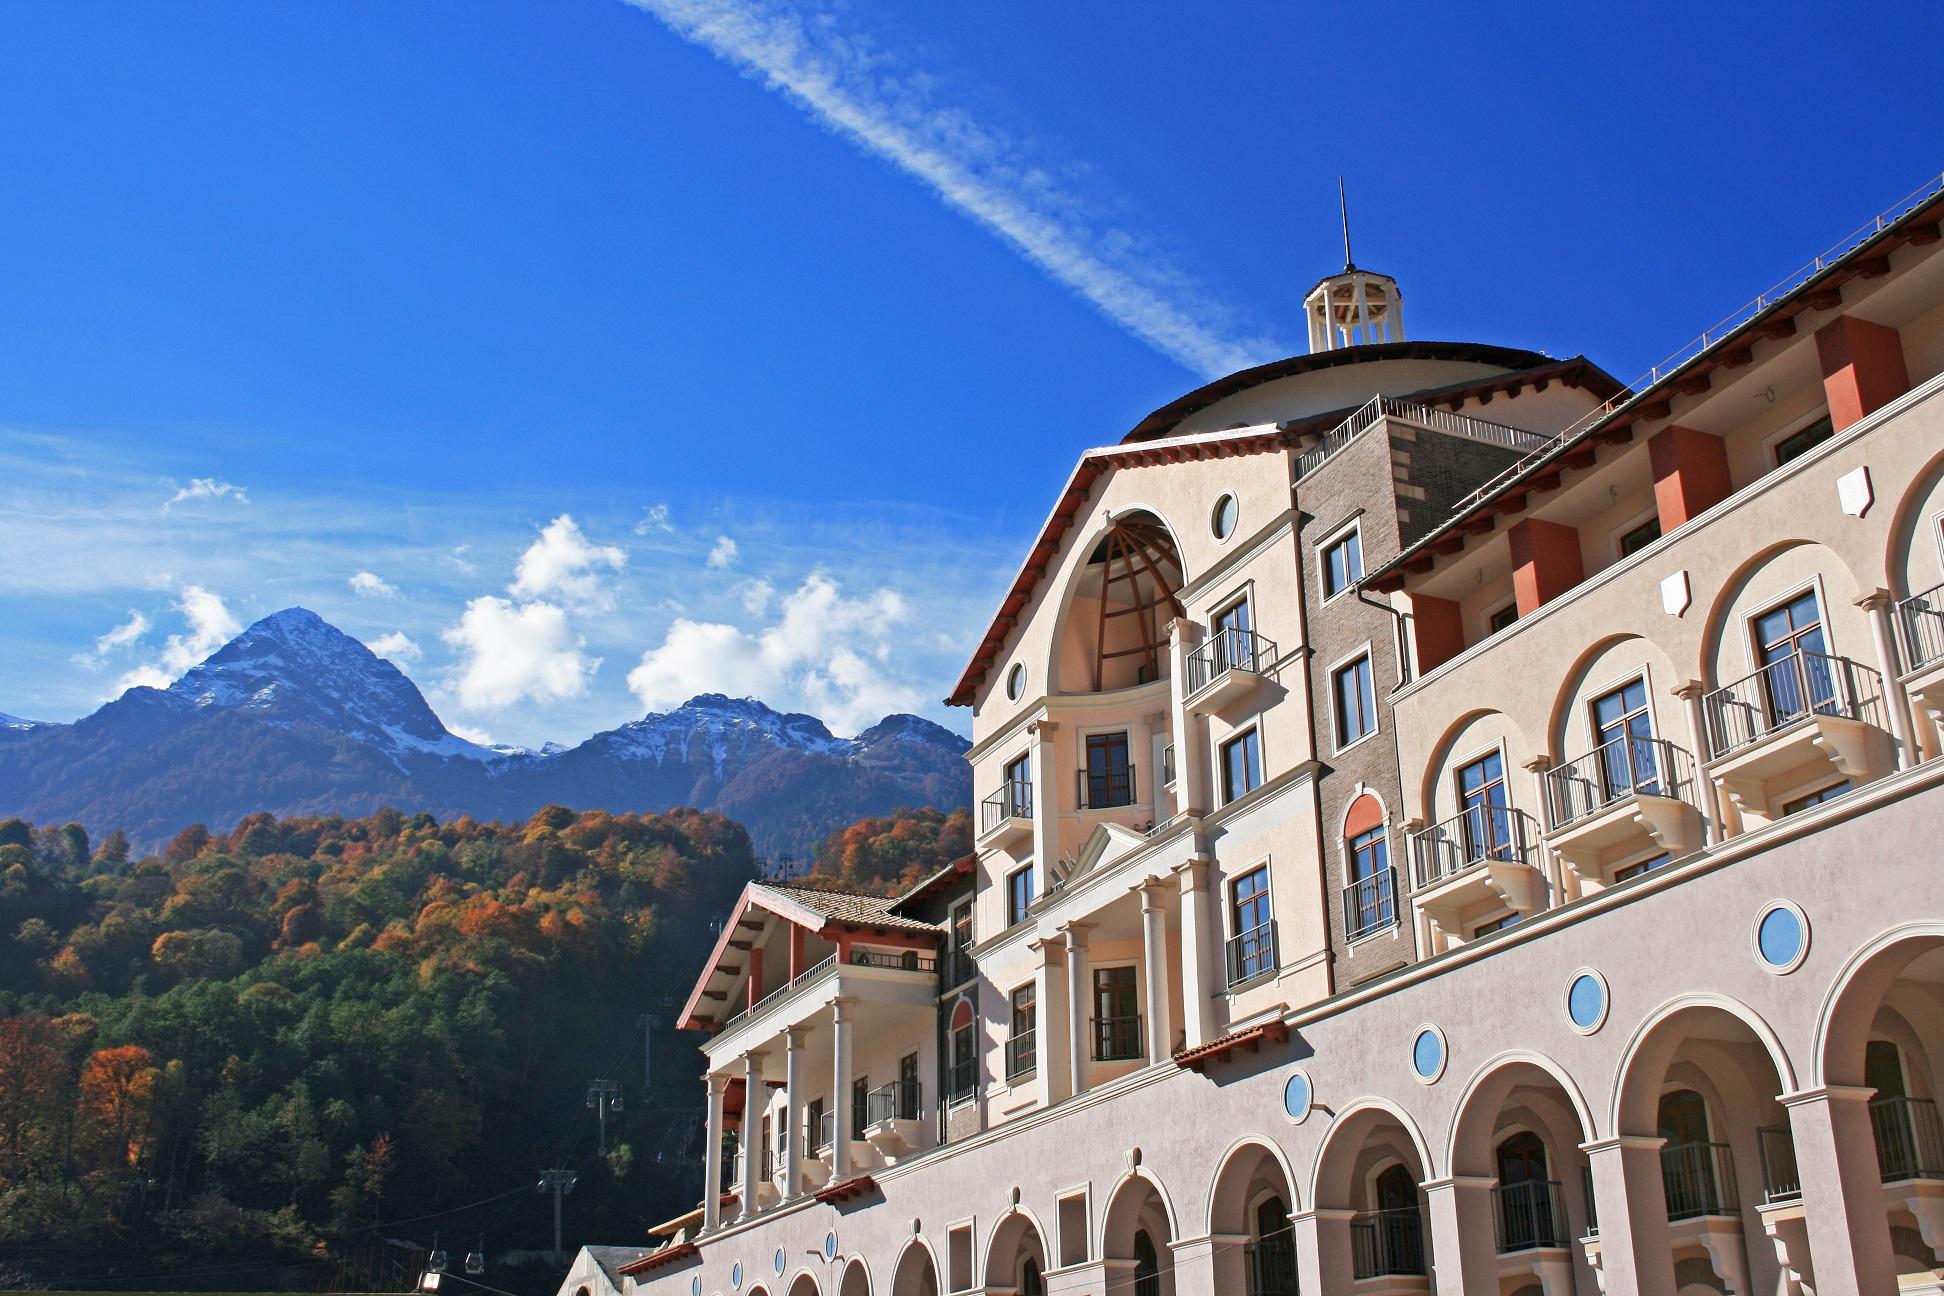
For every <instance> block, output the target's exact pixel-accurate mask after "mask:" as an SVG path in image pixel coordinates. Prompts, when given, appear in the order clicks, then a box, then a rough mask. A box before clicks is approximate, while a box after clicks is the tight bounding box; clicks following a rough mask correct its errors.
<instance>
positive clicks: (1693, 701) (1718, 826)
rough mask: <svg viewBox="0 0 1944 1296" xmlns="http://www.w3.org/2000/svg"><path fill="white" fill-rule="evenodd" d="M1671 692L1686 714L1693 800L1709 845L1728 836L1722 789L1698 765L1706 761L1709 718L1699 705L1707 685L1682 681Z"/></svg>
mask: <svg viewBox="0 0 1944 1296" xmlns="http://www.w3.org/2000/svg"><path fill="white" fill-rule="evenodd" d="M1672 691H1673V694H1674V696H1675V697H1677V698H1679V699H1681V710H1682V711H1684V712H1685V713H1686V714H1687V726H1688V755H1689V756H1690V757H1691V758H1692V760H1693V761H1694V768H1693V770H1692V774H1693V777H1694V802H1695V805H1697V806H1698V807H1699V808H1700V810H1701V818H1702V820H1703V821H1704V827H1705V828H1706V830H1707V840H1708V845H1710V846H1714V845H1717V844H1719V843H1720V842H1721V841H1722V839H1724V838H1725V837H1727V836H1728V825H1727V824H1726V823H1725V822H1724V821H1723V819H1722V817H1721V789H1719V788H1717V787H1716V786H1715V782H1714V780H1713V779H1711V778H1709V777H1708V776H1707V775H1706V774H1705V773H1703V772H1702V768H1701V767H1702V766H1703V765H1705V764H1706V763H1707V761H1708V718H1707V715H1706V713H1705V711H1704V710H1703V708H1702V705H1701V699H1702V698H1704V697H1706V696H1707V693H1708V686H1707V685H1705V684H1703V683H1702V682H1701V681H1700V680H1695V679H1691V680H1683V681H1682V682H1681V683H1680V684H1678V685H1676V686H1675V687H1674V689H1673V690H1672Z"/></svg>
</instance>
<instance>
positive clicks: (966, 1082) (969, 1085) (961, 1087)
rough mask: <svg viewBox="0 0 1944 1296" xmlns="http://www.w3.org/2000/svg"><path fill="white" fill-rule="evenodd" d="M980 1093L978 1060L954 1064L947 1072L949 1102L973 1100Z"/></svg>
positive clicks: (946, 1087)
mask: <svg viewBox="0 0 1944 1296" xmlns="http://www.w3.org/2000/svg"><path fill="white" fill-rule="evenodd" d="M978 1092H979V1062H978V1059H977V1058H966V1059H965V1060H964V1061H963V1062H954V1063H952V1065H951V1066H950V1067H949V1068H948V1069H947V1070H946V1072H945V1096H946V1101H947V1102H952V1103H961V1102H964V1101H965V1100H966V1099H968V1098H973V1097H976V1096H977V1095H978Z"/></svg>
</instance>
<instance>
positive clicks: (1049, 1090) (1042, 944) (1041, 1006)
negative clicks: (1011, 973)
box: [1029, 936, 1073, 1107]
mask: <svg viewBox="0 0 1944 1296" xmlns="http://www.w3.org/2000/svg"><path fill="white" fill-rule="evenodd" d="M1029 948H1031V949H1032V951H1033V953H1034V954H1036V955H1038V956H1039V962H1038V964H1037V966H1035V967H1034V969H1033V1014H1034V1018H1035V1020H1034V1022H1033V1050H1034V1053H1035V1054H1036V1057H1035V1058H1034V1064H1033V1065H1034V1069H1035V1070H1037V1071H1038V1072H1039V1081H1040V1091H1041V1093H1042V1094H1044V1095H1045V1100H1046V1105H1047V1106H1049V1107H1051V1106H1052V1105H1053V1104H1054V1103H1056V1102H1058V1101H1060V1099H1062V1098H1064V1097H1066V1096H1067V1095H1068V1094H1070V1093H1072V1092H1073V1091H1072V1090H1071V1089H1070V1088H1068V1087H1067V1086H1069V1085H1070V1084H1072V1083H1073V1071H1072V1066H1071V1064H1070V1063H1069V1062H1068V1060H1067V1053H1066V1049H1067V1043H1068V1038H1069V1034H1070V1031H1071V1027H1070V1026H1069V1025H1068V1021H1067V1009H1068V1007H1069V1004H1068V1001H1067V989H1066V972H1065V958H1066V943H1065V942H1064V941H1063V940H1061V939H1060V938H1058V937H1054V936H1042V937H1040V938H1038V939H1037V940H1034V941H1033V942H1032V943H1031V945H1030V947H1029Z"/></svg>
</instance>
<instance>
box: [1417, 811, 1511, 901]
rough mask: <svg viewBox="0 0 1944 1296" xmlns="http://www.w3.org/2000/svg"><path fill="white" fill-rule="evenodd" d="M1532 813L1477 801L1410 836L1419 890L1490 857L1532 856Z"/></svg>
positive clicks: (1500, 859)
mask: <svg viewBox="0 0 1944 1296" xmlns="http://www.w3.org/2000/svg"><path fill="white" fill-rule="evenodd" d="M1531 822H1532V817H1531V816H1530V815H1528V814H1526V813H1525V812H1524V811H1523V810H1515V809H1513V808H1512V807H1511V806H1503V805H1475V806H1471V807H1469V808H1467V809H1465V810H1461V811H1459V812H1458V813H1457V814H1455V815H1453V816H1451V818H1449V819H1446V820H1445V821H1444V822H1443V823H1438V824H1433V825H1432V826H1431V827H1429V828H1426V829H1424V830H1423V831H1422V832H1419V833H1417V834H1416V835H1415V836H1413V837H1412V838H1411V857H1412V865H1413V869H1414V872H1415V878H1414V880H1415V882H1416V885H1417V888H1418V889H1419V890H1423V889H1424V888H1425V887H1428V886H1432V885H1434V884H1436V883H1438V882H1442V881H1443V880H1444V879H1446V878H1448V877H1453V876H1455V875H1457V874H1459V873H1462V872H1464V871H1465V870H1466V869H1468V868H1471V867H1473V866H1475V865H1478V864H1483V863H1486V862H1487V861H1498V862H1500V863H1506V864H1518V863H1525V862H1527V861H1528V859H1529V855H1530V851H1531V846H1530V844H1529V843H1530V841H1531V839H1532V837H1533V836H1534V835H1535V834H1534V833H1533V832H1531V831H1529V830H1528V827H1527V826H1528V825H1529V824H1530V823H1531Z"/></svg>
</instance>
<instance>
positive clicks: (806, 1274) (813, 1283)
mask: <svg viewBox="0 0 1944 1296" xmlns="http://www.w3.org/2000/svg"><path fill="white" fill-rule="evenodd" d="M805 1278H808V1279H809V1280H810V1290H811V1291H813V1292H815V1293H816V1294H817V1296H823V1284H822V1283H820V1282H818V1281H817V1275H816V1274H814V1273H811V1272H810V1266H809V1265H803V1266H801V1267H799V1268H798V1269H797V1271H796V1272H795V1273H793V1274H791V1275H790V1281H789V1282H787V1283H785V1284H783V1291H784V1294H785V1296H793V1294H794V1293H795V1291H796V1289H797V1284H798V1283H800V1282H802V1281H803V1280H804V1279H805ZM841 1281H842V1278H841V1276H840V1277H839V1282H841Z"/></svg>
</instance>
